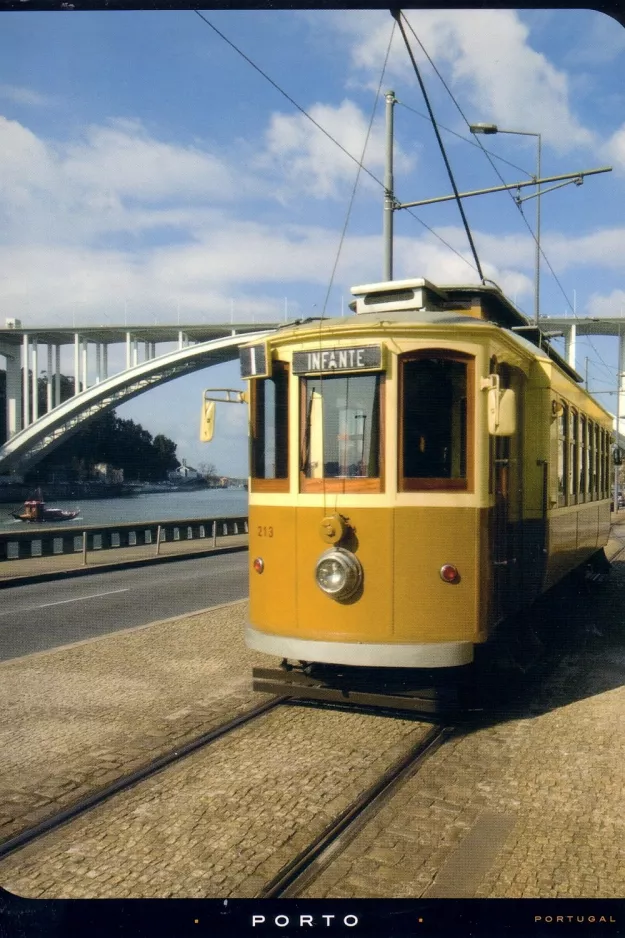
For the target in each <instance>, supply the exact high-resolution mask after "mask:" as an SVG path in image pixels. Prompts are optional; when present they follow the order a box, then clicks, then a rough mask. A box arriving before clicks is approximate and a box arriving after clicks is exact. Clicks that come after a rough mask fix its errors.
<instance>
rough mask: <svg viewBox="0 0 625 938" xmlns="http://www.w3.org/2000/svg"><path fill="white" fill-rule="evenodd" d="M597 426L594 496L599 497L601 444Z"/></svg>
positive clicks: (599, 431)
mask: <svg viewBox="0 0 625 938" xmlns="http://www.w3.org/2000/svg"><path fill="white" fill-rule="evenodd" d="M600 433H601V430H600V429H599V427H597V426H596V427H595V487H594V495H595V498H601V445H600Z"/></svg>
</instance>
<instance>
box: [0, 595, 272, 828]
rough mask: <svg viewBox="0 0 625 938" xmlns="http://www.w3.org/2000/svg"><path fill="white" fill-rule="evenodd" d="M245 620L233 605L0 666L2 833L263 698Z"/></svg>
mask: <svg viewBox="0 0 625 938" xmlns="http://www.w3.org/2000/svg"><path fill="white" fill-rule="evenodd" d="M246 617H247V602H246V601H244V602H237V603H232V604H228V605H226V606H222V607H214V608H212V609H209V610H206V611H203V612H199V613H196V614H195V615H187V616H181V617H178V618H174V619H169V620H165V621H163V622H160V623H153V624H151V625H148V626H141V627H139V628H136V629H129V630H128V631H125V632H116V633H113V634H112V635H106V636H102V637H101V638H94V639H88V640H87V641H84V642H78V643H75V644H73V645H69V646H65V647H62V648H54V649H50V650H49V651H45V652H39V653H36V654H33V655H27V656H24V657H23V658H15V659H12V660H10V661H6V662H2V663H0V752H2V772H1V773H0V840H6V839H8V838H9V837H10V836H12V835H13V834H15V833H17V832H18V831H20V830H22V829H24V828H25V827H28V826H31V825H32V824H34V823H37V822H38V821H40V820H41V819H42V818H44V817H47V816H49V815H51V814H53V813H55V812H56V811H58V810H59V809H60V808H61V807H63V806H66V805H67V804H71V803H73V802H74V801H76V800H78V799H79V798H80V797H82V796H84V795H86V794H87V793H89V792H91V791H93V790H94V789H95V788H100V787H103V786H104V785H106V784H108V783H109V782H111V781H113V780H114V779H116V778H118V777H119V776H120V775H123V774H126V773H127V772H129V771H132V770H133V769H134V768H137V767H138V766H140V765H142V764H144V763H145V762H147V761H149V760H150V759H152V758H156V757H157V756H158V755H161V754H162V753H163V752H166V751H168V750H169V749H171V748H173V747H174V746H175V745H176V744H177V743H179V742H183V741H184V740H186V739H191V738H193V737H194V736H196V735H198V734H199V733H201V732H204V731H206V730H208V729H210V728H211V727H212V726H215V725H217V724H218V723H221V722H222V721H223V720H224V719H226V718H228V717H230V716H234V715H235V713H237V712H239V711H240V710H243V709H247V708H248V707H249V706H250V705H252V704H254V703H258V702H259V701H260V700H261V699H262V697H261V695H259V694H256V693H254V692H253V691H252V688H251V668H252V666H253V665H254V664H259V663H260V661H261V657H260V656H257V655H255V654H254V653H252V652H248V650H247V649H246V648H245V646H244V643H243V630H244V625H245V622H246ZM262 661H266V656H264V655H263V656H262Z"/></svg>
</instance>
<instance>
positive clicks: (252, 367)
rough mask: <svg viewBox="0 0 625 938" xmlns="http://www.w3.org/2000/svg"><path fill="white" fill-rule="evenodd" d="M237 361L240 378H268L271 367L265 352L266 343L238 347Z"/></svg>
mask: <svg viewBox="0 0 625 938" xmlns="http://www.w3.org/2000/svg"><path fill="white" fill-rule="evenodd" d="M239 362H240V364H241V377H242V378H268V377H269V374H270V371H271V368H270V359H269V355H268V354H267V344H266V343H265V342H261V344H260V345H251V346H250V347H249V348H242V349H239Z"/></svg>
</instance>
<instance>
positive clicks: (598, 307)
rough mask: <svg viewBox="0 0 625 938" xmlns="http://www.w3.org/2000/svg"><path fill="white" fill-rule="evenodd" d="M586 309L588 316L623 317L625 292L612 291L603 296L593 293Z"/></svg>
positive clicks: (624, 314) (624, 313) (624, 312)
mask: <svg viewBox="0 0 625 938" xmlns="http://www.w3.org/2000/svg"><path fill="white" fill-rule="evenodd" d="M587 307H588V315H589V316H625V290H612V291H611V292H610V293H608V294H605V295H602V294H600V293H593V294H591V296H590V297H589V299H588V303H587ZM623 322H624V323H625V318H624V320H623Z"/></svg>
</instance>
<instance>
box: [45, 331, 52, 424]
mask: <svg viewBox="0 0 625 938" xmlns="http://www.w3.org/2000/svg"><path fill="white" fill-rule="evenodd" d="M53 357H54V346H53V345H50V343H48V368H47V371H46V410H52V408H53V407H54V364H53Z"/></svg>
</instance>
